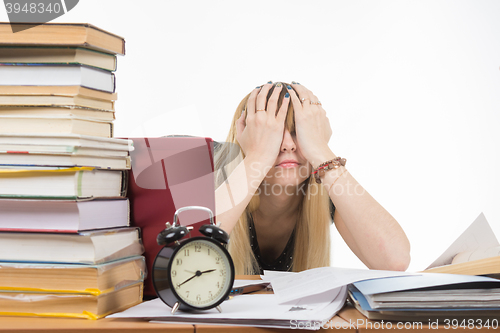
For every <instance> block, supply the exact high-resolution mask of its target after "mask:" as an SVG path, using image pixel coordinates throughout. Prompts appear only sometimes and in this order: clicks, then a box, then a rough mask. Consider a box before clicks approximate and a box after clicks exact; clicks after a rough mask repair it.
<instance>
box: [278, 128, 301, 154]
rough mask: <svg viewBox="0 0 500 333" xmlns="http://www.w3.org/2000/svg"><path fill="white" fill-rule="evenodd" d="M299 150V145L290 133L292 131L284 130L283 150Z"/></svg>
mask: <svg viewBox="0 0 500 333" xmlns="http://www.w3.org/2000/svg"><path fill="white" fill-rule="evenodd" d="M296 150H297V145H296V144H295V141H294V139H293V137H292V134H290V131H289V130H287V129H285V130H284V131H283V141H281V152H283V153H284V152H294V151H296Z"/></svg>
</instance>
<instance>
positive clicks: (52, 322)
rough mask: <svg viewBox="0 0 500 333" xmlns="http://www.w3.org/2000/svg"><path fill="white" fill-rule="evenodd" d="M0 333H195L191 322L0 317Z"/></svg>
mask: <svg viewBox="0 0 500 333" xmlns="http://www.w3.org/2000/svg"><path fill="white" fill-rule="evenodd" d="M0 332H1V333H28V332H30V333H44V332H47V333H48V332H50V333H63V332H72V333H74V332H76V333H81V332H92V333H132V332H144V333H153V332H155V333H156V332H168V333H195V327H194V325H177V324H153V323H149V322H147V321H143V320H136V319H107V318H104V319H99V320H88V319H73V318H32V317H0Z"/></svg>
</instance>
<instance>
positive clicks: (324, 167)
mask: <svg viewBox="0 0 500 333" xmlns="http://www.w3.org/2000/svg"><path fill="white" fill-rule="evenodd" d="M346 162H347V160H346V159H345V158H341V157H335V158H334V159H333V160H330V161H326V162H324V163H321V164H320V165H319V166H318V167H317V168H316V170H314V171H313V172H312V173H311V175H314V179H316V183H318V184H320V183H321V177H323V176H324V175H325V173H326V172H327V171H329V170H332V169H338V168H340V167H341V166H345V163H346Z"/></svg>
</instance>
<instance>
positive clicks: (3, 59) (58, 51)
mask: <svg viewBox="0 0 500 333" xmlns="http://www.w3.org/2000/svg"><path fill="white" fill-rule="evenodd" d="M0 63H5V64H66V65H78V64H81V65H87V66H92V67H97V68H101V69H105V70H107V71H115V70H116V56H114V55H112V54H109V53H103V52H99V51H94V50H88V49H84V48H81V47H46V46H43V47H36V46H23V47H15V46H7V47H6V46H0Z"/></svg>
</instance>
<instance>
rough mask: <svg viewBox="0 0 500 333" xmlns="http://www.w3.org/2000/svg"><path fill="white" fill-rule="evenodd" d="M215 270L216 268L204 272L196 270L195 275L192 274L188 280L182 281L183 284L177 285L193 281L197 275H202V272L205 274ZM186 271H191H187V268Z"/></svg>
mask: <svg viewBox="0 0 500 333" xmlns="http://www.w3.org/2000/svg"><path fill="white" fill-rule="evenodd" d="M213 271H216V269H208V270H206V271H203V272H201V271H196V273H194V275H193V276H191V277H190V278H188V279H187V280H186V281H184V282H182V283H181V284H178V285H177V287H180V286H182V285H183V284H184V283H186V282H189V281H191V280H192V279H194V278H195V277H197V276H201V274H204V273H210V272H213ZM186 272H189V271H187V270H186ZM189 273H191V272H189Z"/></svg>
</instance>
